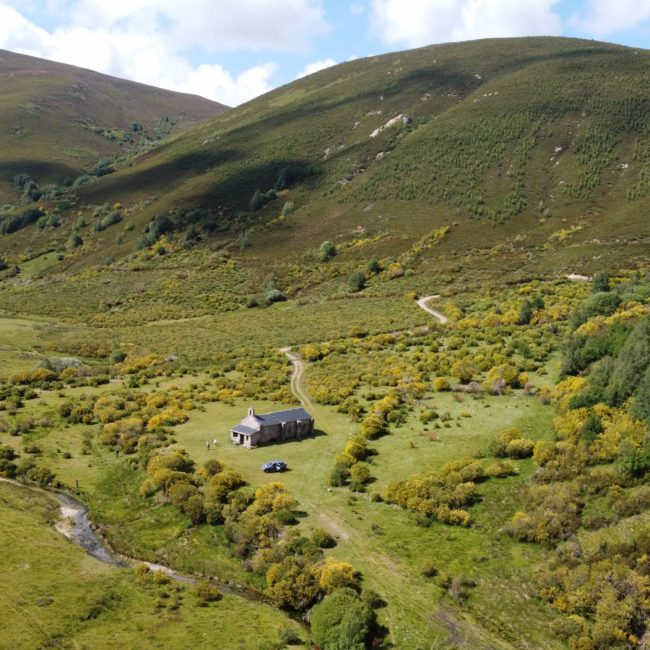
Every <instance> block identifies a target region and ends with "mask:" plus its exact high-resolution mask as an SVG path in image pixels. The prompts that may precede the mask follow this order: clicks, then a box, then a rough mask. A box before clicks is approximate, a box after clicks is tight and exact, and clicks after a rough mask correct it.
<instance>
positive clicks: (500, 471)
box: [486, 460, 517, 478]
mask: <svg viewBox="0 0 650 650" xmlns="http://www.w3.org/2000/svg"><path fill="white" fill-rule="evenodd" d="M486 471H487V473H488V476H491V477H492V478H505V477H506V476H513V475H515V474H516V473H517V470H516V469H515V466H514V465H513V464H512V463H511V462H510V461H509V460H500V461H498V462H496V463H494V464H493V465H490V466H489V467H488V468H487V470H486Z"/></svg>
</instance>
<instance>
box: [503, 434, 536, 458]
mask: <svg viewBox="0 0 650 650" xmlns="http://www.w3.org/2000/svg"><path fill="white" fill-rule="evenodd" d="M534 448H535V443H534V442H533V441H532V440H528V439H527V438H518V439H516V440H511V441H510V442H509V443H508V444H507V445H506V455H507V456H509V457H510V458H530V457H531V456H532V455H533V449H534Z"/></svg>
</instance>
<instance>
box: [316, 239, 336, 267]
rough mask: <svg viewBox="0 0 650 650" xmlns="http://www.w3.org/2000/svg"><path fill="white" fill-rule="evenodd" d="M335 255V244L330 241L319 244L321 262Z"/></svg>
mask: <svg viewBox="0 0 650 650" xmlns="http://www.w3.org/2000/svg"><path fill="white" fill-rule="evenodd" d="M335 255H336V246H334V244H333V243H332V242H331V241H324V242H323V243H322V244H321V245H320V259H321V262H325V261H326V260H328V259H330V257H334V256H335Z"/></svg>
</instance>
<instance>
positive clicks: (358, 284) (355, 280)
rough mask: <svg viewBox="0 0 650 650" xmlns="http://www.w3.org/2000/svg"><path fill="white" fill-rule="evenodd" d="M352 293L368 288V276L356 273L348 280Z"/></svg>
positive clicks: (359, 272)
mask: <svg viewBox="0 0 650 650" xmlns="http://www.w3.org/2000/svg"><path fill="white" fill-rule="evenodd" d="M348 286H349V287H350V291H354V292H356V291H361V290H362V289H363V288H364V287H365V286H366V276H365V275H364V274H363V273H362V272H361V271H354V272H353V273H352V275H351V276H350V277H349V278H348Z"/></svg>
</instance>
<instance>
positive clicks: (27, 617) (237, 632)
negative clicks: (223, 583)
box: [0, 483, 300, 650]
mask: <svg viewBox="0 0 650 650" xmlns="http://www.w3.org/2000/svg"><path fill="white" fill-rule="evenodd" d="M57 510H58V509H57V508H56V507H55V506H54V505H53V501H51V500H50V499H49V498H48V497H45V496H41V495H39V494H34V493H32V492H28V491H26V490H24V489H21V488H16V487H13V486H10V485H7V484H4V483H3V484H0V513H1V517H2V522H3V526H2V533H0V538H1V539H2V547H3V549H4V550H3V553H2V558H1V559H0V572H1V573H2V575H3V581H4V588H3V590H2V594H1V595H0V602H2V607H3V610H4V611H5V617H4V623H3V626H2V630H0V645H1V646H2V647H3V648H7V649H12V650H13V649H15V650H29V649H31V648H33V649H34V650H36V649H37V648H98V649H100V648H106V649H108V648H115V647H116V646H118V645H119V647H122V648H128V649H133V650H135V649H136V648H152V649H153V648H161V647H164V648H169V647H178V648H181V647H192V648H214V647H215V646H220V647H228V648H241V649H242V650H244V649H248V648H250V649H251V650H258V649H259V650H261V649H263V648H268V649H270V648H278V647H282V645H281V644H280V645H278V644H279V633H280V630H281V629H283V628H285V627H289V628H291V627H293V628H294V629H295V630H296V632H298V633H300V631H299V628H298V627H297V626H296V625H295V624H292V623H291V622H290V621H289V620H288V619H287V618H286V617H284V616H282V615H281V614H280V613H279V612H277V610H274V609H272V608H270V607H267V606H264V605H261V604H253V603H250V602H247V601H245V600H243V599H241V598H238V597H234V596H224V598H223V599H222V600H221V601H219V602H217V603H212V604H209V605H208V606H206V607H201V606H198V605H197V597H196V594H195V588H194V587H192V586H183V585H180V584H173V583H170V584H161V585H155V584H143V583H142V582H139V581H138V580H137V579H136V577H135V575H134V573H133V572H132V571H130V570H125V569H115V568H112V567H109V566H106V565H103V564H101V563H100V562H98V561H96V560H94V559H93V558H91V557H89V556H87V555H86V554H85V553H84V552H83V551H82V550H81V549H78V548H76V547H75V546H73V545H72V544H71V543H69V542H68V541H67V540H66V539H65V538H64V537H62V536H61V535H60V534H59V533H58V532H56V531H55V530H54V529H53V528H52V525H51V523H52V521H53V519H55V518H56V517H57V516H58V512H57ZM251 630H254V633H251Z"/></svg>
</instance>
